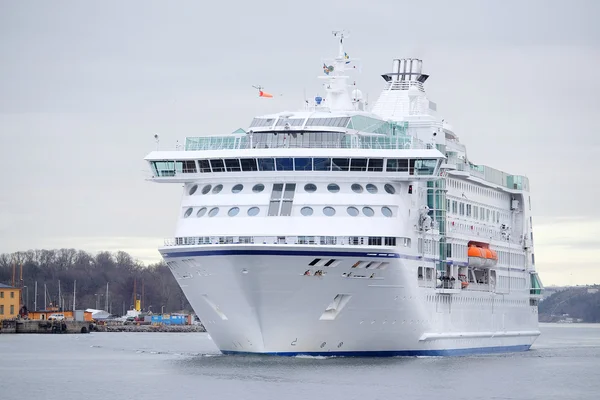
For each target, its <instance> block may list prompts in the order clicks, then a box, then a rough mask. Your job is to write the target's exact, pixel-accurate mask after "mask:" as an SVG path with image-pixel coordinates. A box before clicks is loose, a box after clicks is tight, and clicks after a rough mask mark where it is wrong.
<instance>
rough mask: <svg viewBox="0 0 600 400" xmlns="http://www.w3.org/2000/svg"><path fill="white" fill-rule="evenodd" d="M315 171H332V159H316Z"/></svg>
mask: <svg viewBox="0 0 600 400" xmlns="http://www.w3.org/2000/svg"><path fill="white" fill-rule="evenodd" d="M315 171H331V158H315Z"/></svg>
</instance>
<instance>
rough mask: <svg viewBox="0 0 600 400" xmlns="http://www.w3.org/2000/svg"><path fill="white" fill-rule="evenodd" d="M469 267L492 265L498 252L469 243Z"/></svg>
mask: <svg viewBox="0 0 600 400" xmlns="http://www.w3.org/2000/svg"><path fill="white" fill-rule="evenodd" d="M468 256H469V266H470V267H488V268H489V267H493V266H494V265H496V264H497V263H498V254H497V253H496V252H495V251H494V250H490V249H484V248H483V247H479V246H475V245H471V246H469V251H468Z"/></svg>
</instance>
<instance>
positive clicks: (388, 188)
mask: <svg viewBox="0 0 600 400" xmlns="http://www.w3.org/2000/svg"><path fill="white" fill-rule="evenodd" d="M383 188H384V189H385V191H386V192H388V193H389V194H394V193H396V188H394V186H393V185H390V184H389V183H386V184H385V186H384V187H383Z"/></svg>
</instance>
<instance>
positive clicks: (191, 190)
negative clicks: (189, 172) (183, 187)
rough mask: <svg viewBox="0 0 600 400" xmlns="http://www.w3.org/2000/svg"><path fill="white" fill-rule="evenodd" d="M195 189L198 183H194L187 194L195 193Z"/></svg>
mask: <svg viewBox="0 0 600 400" xmlns="http://www.w3.org/2000/svg"><path fill="white" fill-rule="evenodd" d="M196 190H198V185H194V186H192V187H191V188H190V191H189V192H188V194H189V195H190V196H191V195H193V194H194V193H196Z"/></svg>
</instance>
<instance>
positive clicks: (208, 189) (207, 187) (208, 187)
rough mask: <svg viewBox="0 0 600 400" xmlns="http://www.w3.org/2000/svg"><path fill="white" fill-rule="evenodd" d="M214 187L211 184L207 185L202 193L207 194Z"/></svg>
mask: <svg viewBox="0 0 600 400" xmlns="http://www.w3.org/2000/svg"><path fill="white" fill-rule="evenodd" d="M211 188H212V186H211V185H206V186H204V187H203V188H202V194H206V193H208V192H210V189H211Z"/></svg>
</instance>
